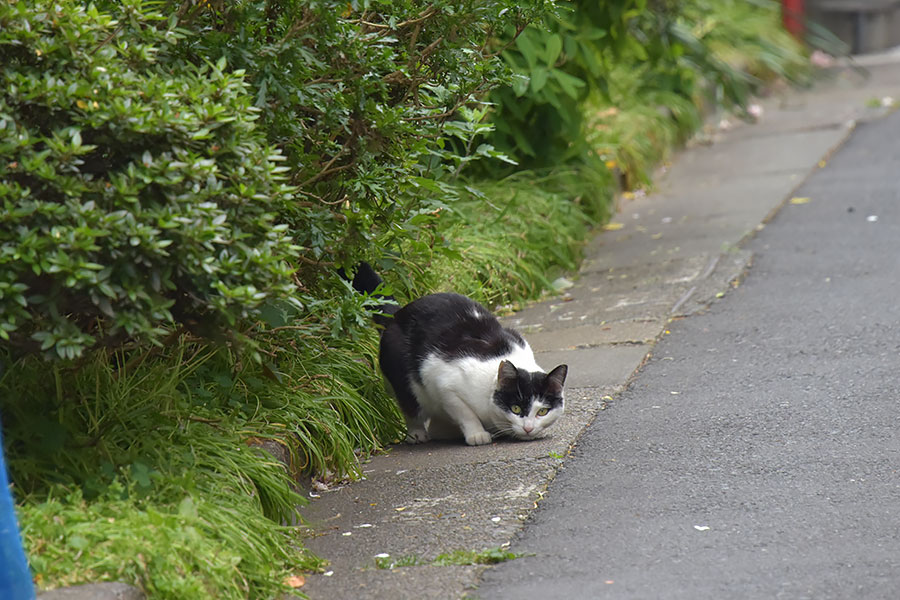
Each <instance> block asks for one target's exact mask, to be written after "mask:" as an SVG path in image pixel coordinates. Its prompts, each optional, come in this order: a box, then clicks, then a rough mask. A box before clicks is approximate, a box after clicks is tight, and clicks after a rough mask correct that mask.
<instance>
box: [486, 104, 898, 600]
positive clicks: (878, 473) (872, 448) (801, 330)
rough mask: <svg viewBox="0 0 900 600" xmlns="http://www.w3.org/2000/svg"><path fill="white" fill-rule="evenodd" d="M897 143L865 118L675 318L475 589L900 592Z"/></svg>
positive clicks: (675, 593) (502, 592)
mask: <svg viewBox="0 0 900 600" xmlns="http://www.w3.org/2000/svg"><path fill="white" fill-rule="evenodd" d="M898 139H900V113H894V114H891V115H889V116H888V117H886V118H884V119H880V120H878V121H877V122H870V123H863V124H861V125H859V126H857V128H856V130H855V131H854V132H853V135H852V136H851V137H850V139H849V140H848V141H847V142H846V143H845V144H843V145H842V147H841V148H840V149H839V150H838V151H837V152H836V153H835V155H834V156H833V157H832V159H831V160H829V161H828V164H827V165H826V166H825V167H824V168H821V169H816V172H815V173H813V174H812V176H811V177H810V178H809V179H808V180H807V181H806V183H804V185H803V186H801V188H800V189H799V190H798V191H797V197H798V198H803V199H804V201H802V202H798V203H795V204H790V205H788V206H786V207H785V208H784V209H783V210H781V211H780V212H779V213H778V214H777V215H776V216H775V217H774V218H773V219H772V221H771V222H770V223H769V224H768V225H767V226H766V227H765V229H764V230H763V231H761V232H759V233H758V234H757V235H756V237H754V239H753V240H751V241H750V242H749V243H748V244H747V248H748V249H749V250H750V251H752V252H753V266H752V268H751V269H750V271H749V272H748V274H747V276H746V278H745V279H744V280H743V282H742V283H741V285H740V288H739V289H738V290H736V291H734V292H733V293H730V294H728V296H727V298H725V299H724V300H723V301H721V302H716V303H714V304H712V305H711V306H710V307H709V308H708V309H707V310H704V311H703V312H702V313H701V314H697V315H694V316H692V317H691V318H689V319H680V320H678V321H675V322H672V323H670V324H669V330H671V335H667V336H664V338H663V339H661V340H660V341H659V342H658V343H657V345H656V346H655V348H654V350H653V353H652V356H651V357H650V359H649V360H648V362H647V363H646V364H645V365H644V367H643V368H642V369H641V371H640V373H639V374H638V375H637V376H636V377H635V378H634V380H633V381H632V383H631V384H630V385H629V386H628V389H627V390H626V391H625V392H623V393H622V394H620V395H617V396H616V398H615V401H614V403H613V404H612V405H611V406H610V407H609V409H608V410H607V411H606V412H605V413H603V419H602V421H600V420H598V421H597V422H596V423H595V425H594V426H591V427H589V428H588V429H587V431H586V432H585V433H584V435H582V436H581V438H580V439H579V441H578V445H577V447H576V449H575V451H574V452H573V453H572V456H571V458H570V459H569V460H567V461H566V463H565V465H564V468H563V469H561V470H560V472H559V473H558V474H557V477H556V478H555V479H554V480H553V482H552V484H551V486H550V488H549V492H548V494H547V499H546V500H545V501H544V502H542V503H541V505H540V508H539V510H537V511H535V514H534V515H533V518H532V519H531V520H530V521H529V523H528V526H527V527H526V528H525V531H524V532H523V533H522V534H521V535H520V536H517V538H516V540H515V542H514V544H513V546H512V548H513V549H514V550H515V551H517V552H519V553H523V554H526V556H525V557H524V558H522V559H520V560H515V561H510V562H506V563H504V564H502V565H499V566H498V567H497V568H494V569H490V570H489V571H487V572H485V573H484V574H483V577H482V584H481V585H480V586H479V588H478V590H477V592H476V593H475V595H476V596H477V597H479V598H483V599H490V600H519V599H521V598H541V599H544V600H553V599H556V598H560V599H563V598H564V599H566V600H596V599H600V598H602V599H615V600H644V599H647V598H660V599H665V600H678V599H683V600H720V599H722V598H741V599H764V598H766V599H769V598H789V599H795V600H799V599H815V600H829V599H831V600H843V599H847V598H861V599H865V600H894V599H896V598H897V597H898V596H900V570H898V567H900V512H898V510H897V508H898V506H900V472H898V467H900V427H898V426H900V403H898V402H897V399H898V390H900V368H898V367H900V335H898V334H900V293H898V292H900V261H898V255H900V189H898V186H897V173H898V172H900V151H898V146H897V140H898Z"/></svg>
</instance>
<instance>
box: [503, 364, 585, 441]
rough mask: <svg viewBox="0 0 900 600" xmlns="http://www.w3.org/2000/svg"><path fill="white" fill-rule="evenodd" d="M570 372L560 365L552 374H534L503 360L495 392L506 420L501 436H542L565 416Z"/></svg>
mask: <svg viewBox="0 0 900 600" xmlns="http://www.w3.org/2000/svg"><path fill="white" fill-rule="evenodd" d="M568 370H569V368H568V367H567V366H566V365H559V366H558V367H556V368H555V369H553V370H552V371H550V372H549V373H541V372H540V371H538V372H532V371H526V370H525V369H518V368H516V366H515V365H514V364H512V363H511V362H510V361H508V360H504V361H502V362H501V363H500V368H499V370H498V372H497V387H496V389H495V390H494V404H495V405H496V406H497V409H498V411H499V412H500V413H501V415H502V418H503V419H505V421H502V422H501V423H500V424H499V425H500V428H501V433H506V434H509V435H512V436H513V437H517V438H519V439H523V440H531V439H534V438H536V437H540V435H541V434H542V433H543V432H544V431H545V430H546V429H547V427H549V426H550V425H552V424H553V423H554V422H555V421H556V420H557V419H558V418H559V417H561V416H562V414H563V410H564V409H565V400H564V399H563V385H564V384H565V382H566V374H567V373H568Z"/></svg>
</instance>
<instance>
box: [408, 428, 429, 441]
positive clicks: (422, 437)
mask: <svg viewBox="0 0 900 600" xmlns="http://www.w3.org/2000/svg"><path fill="white" fill-rule="evenodd" d="M429 440H431V437H430V436H429V435H428V432H427V431H425V430H424V429H410V430H409V431H408V432H407V433H406V443H407V444H424V443H425V442H427V441H429Z"/></svg>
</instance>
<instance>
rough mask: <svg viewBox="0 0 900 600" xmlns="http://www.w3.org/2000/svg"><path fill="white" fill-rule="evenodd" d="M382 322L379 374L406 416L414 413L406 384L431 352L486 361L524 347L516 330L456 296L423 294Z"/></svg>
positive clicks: (415, 405) (414, 403)
mask: <svg viewBox="0 0 900 600" xmlns="http://www.w3.org/2000/svg"><path fill="white" fill-rule="evenodd" d="M388 321H389V322H388V323H386V327H385V330H384V332H383V333H382V336H381V349H380V353H379V359H380V362H381V370H382V372H383V373H384V376H385V377H386V378H387V380H388V381H389V382H390V384H391V387H393V389H394V393H395V395H396V396H397V400H398V402H399V404H400V407H401V408H402V409H403V411H404V412H405V413H406V414H408V415H415V414H417V413H418V410H419V405H418V402H417V401H416V399H415V395H414V394H413V392H412V389H411V388H410V384H409V382H410V381H413V380H415V381H421V377H420V375H419V370H420V367H421V364H422V362H423V361H424V360H425V358H427V357H428V356H430V355H431V354H434V353H438V354H440V355H441V356H442V357H444V358H445V359H446V360H453V359H456V358H463V357H468V356H471V357H474V358H482V359H490V358H496V357H499V356H505V355H508V354H510V353H511V352H512V350H513V349H514V347H515V346H520V347H521V346H524V345H525V340H523V339H522V336H521V335H519V333H518V332H516V331H513V330H511V329H506V328H504V327H503V326H502V325H500V322H499V321H498V320H497V319H496V317H494V316H493V315H491V313H490V311H488V309H486V308H485V307H484V306H482V305H481V304H479V303H478V302H475V301H474V300H472V299H470V298H466V297H465V296H462V295H460V294H449V293H444V294H431V295H429V296H424V297H422V298H419V299H418V300H414V301H412V302H410V303H409V304H407V305H406V306H404V307H403V308H401V309H400V310H398V311H397V312H396V313H394V315H393V318H390V319H388Z"/></svg>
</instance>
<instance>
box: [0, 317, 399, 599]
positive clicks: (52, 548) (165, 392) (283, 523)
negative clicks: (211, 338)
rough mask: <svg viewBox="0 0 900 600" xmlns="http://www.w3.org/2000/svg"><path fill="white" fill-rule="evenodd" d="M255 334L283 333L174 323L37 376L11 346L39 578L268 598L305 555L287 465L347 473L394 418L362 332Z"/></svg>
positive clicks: (7, 402) (165, 593) (11, 431)
mask: <svg viewBox="0 0 900 600" xmlns="http://www.w3.org/2000/svg"><path fill="white" fill-rule="evenodd" d="M266 335H268V336H269V337H270V338H271V340H270V344H269V345H268V346H267V348H269V349H270V350H269V351H270V352H271V351H272V350H271V349H273V348H278V347H279V345H283V346H284V350H283V352H282V353H281V354H277V356H278V357H279V360H275V359H272V360H270V361H268V362H263V363H256V362H254V361H251V360H247V359H246V357H243V356H242V355H241V354H239V353H236V352H235V351H233V350H229V349H228V348H213V347H210V346H209V345H206V344H203V343H199V342H197V341H195V340H192V339H190V338H188V337H182V338H180V339H178V340H177V341H176V342H174V343H173V344H172V345H171V346H168V347H166V348H164V349H161V350H155V351H146V350H144V351H143V352H138V351H132V352H128V351H125V350H122V351H119V352H115V353H112V352H109V351H98V352H95V353H93V354H91V355H90V356H89V357H88V358H87V359H85V361H84V362H82V363H81V364H79V365H77V367H76V366H75V365H71V366H69V367H64V366H62V365H59V364H58V365H55V366H53V367H52V368H51V369H50V370H49V376H48V373H47V365H46V364H45V363H43V362H42V361H40V360H38V359H36V358H31V359H24V360H22V361H20V362H18V363H16V364H15V365H13V367H12V368H11V369H10V370H9V371H7V373H6V375H5V376H4V377H2V378H0V412H2V413H3V416H4V426H5V427H6V432H7V433H6V436H5V437H6V439H5V442H6V446H7V447H6V451H7V456H8V457H9V461H8V462H9V467H10V471H11V475H12V478H13V480H14V481H15V482H16V492H17V495H18V496H19V498H20V499H21V503H20V507H19V511H20V522H21V526H22V531H23V538H24V542H25V545H26V550H27V553H28V555H29V557H30V560H31V566H32V570H33V573H34V574H35V577H36V581H37V583H38V586H39V587H41V588H53V587H59V586H63V585H67V584H74V583H82V582H86V581H105V580H118V581H125V582H127V583H131V584H134V585H137V586H139V587H140V588H141V589H143V590H144V591H146V592H147V593H148V594H149V596H150V597H151V598H171V599H207V598H209V599H212V598H271V597H277V596H278V595H279V594H280V593H281V592H283V591H284V590H285V589H286V588H284V587H283V586H282V584H281V582H282V581H284V579H285V578H286V577H288V576H289V575H290V574H292V573H295V572H297V571H298V570H309V569H317V568H318V567H319V565H320V561H319V560H318V559H316V558H315V557H313V556H311V555H309V554H308V553H307V552H306V551H305V550H304V549H303V548H302V544H301V541H300V539H299V538H298V537H297V532H296V530H295V528H293V527H290V525H292V524H294V523H296V522H297V520H298V518H299V515H298V512H297V509H298V507H299V506H301V505H302V504H304V503H305V499H304V496H303V495H301V493H300V492H299V491H298V489H297V488H296V483H295V482H296V480H297V479H298V478H301V477H303V476H309V475H310V474H312V473H320V474H324V473H326V472H331V473H333V474H334V476H335V477H341V476H344V475H347V474H349V475H351V476H352V475H354V474H356V473H357V470H358V468H359V466H358V465H359V455H360V454H364V453H369V452H372V451H375V450H376V449H377V448H379V447H380V446H381V444H382V443H383V441H384V440H390V439H394V438H396V437H397V436H399V427H400V420H399V418H398V416H397V414H396V409H395V408H394V406H393V404H392V403H391V402H390V401H389V399H388V398H387V396H386V394H385V392H384V391H383V390H382V389H381V386H380V382H378V381H377V380H375V379H374V378H373V377H372V373H373V371H374V365H373V363H372V360H371V355H372V353H374V351H375V350H374V349H375V341H374V331H373V332H371V334H370V335H367V336H366V335H363V336H361V337H360V338H359V339H356V340H353V341H351V340H345V341H341V340H339V339H333V338H331V337H330V336H329V335H328V333H327V331H326V332H319V336H318V337H317V338H312V339H310V338H308V337H303V338H298V337H296V332H295V331H293V330H289V329H287V330H286V329H281V330H278V331H268V333H266ZM287 349H290V350H291V351H290V352H288V351H287ZM24 399H28V401H27V402H25V401H23V400H24ZM262 447H266V448H269V449H274V453H275V454H280V455H281V456H280V458H281V459H282V460H277V459H276V458H275V457H273V455H272V454H270V453H269V452H268V451H266V450H264V449H263V448H262ZM282 461H283V462H282Z"/></svg>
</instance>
